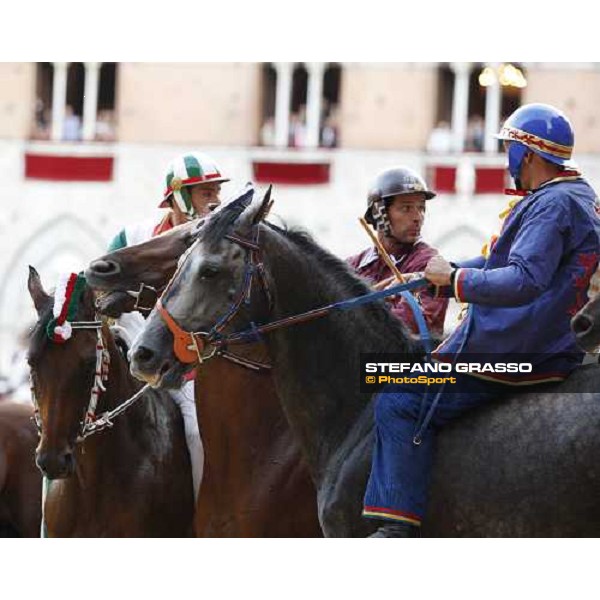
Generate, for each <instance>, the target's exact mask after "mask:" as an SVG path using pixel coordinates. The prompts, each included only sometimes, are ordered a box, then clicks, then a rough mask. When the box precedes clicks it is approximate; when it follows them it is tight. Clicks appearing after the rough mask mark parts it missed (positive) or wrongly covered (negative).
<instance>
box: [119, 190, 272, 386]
mask: <svg viewBox="0 0 600 600" xmlns="http://www.w3.org/2000/svg"><path fill="white" fill-rule="evenodd" d="M270 192H271V190H270V188H269V190H268V191H267V193H266V194H265V196H264V198H263V199H262V201H260V202H259V201H257V202H253V201H252V200H253V197H254V194H255V191H254V188H253V187H252V186H251V185H250V184H249V185H248V186H246V188H245V189H244V190H243V191H242V192H241V193H240V195H239V196H238V197H237V198H235V199H234V200H232V201H231V202H229V203H228V204H227V205H226V206H224V207H223V208H221V209H220V210H219V212H218V213H214V214H213V215H212V216H211V217H210V218H209V219H208V220H207V222H206V223H205V224H204V226H203V227H202V229H201V230H200V231H199V233H198V236H197V239H196V241H195V242H194V244H193V245H192V246H191V247H190V248H189V249H188V251H187V252H186V253H185V254H184V255H183V256H182V257H181V259H180V261H179V266H178V268H177V271H176V272H175V275H174V276H173V278H172V279H171V281H170V283H169V284H168V286H167V288H166V289H165V291H164V292H163V295H162V297H161V301H160V309H158V310H157V309H155V310H154V311H153V312H152V314H151V315H150V317H149V319H148V321H147V324H146V328H145V329H144V332H143V333H142V335H141V336H140V337H139V338H138V340H136V343H135V344H134V345H133V347H132V351H131V356H132V362H131V370H132V373H133V374H134V375H135V376H136V377H138V378H139V379H142V380H145V381H148V382H149V383H151V384H152V385H155V386H158V385H160V386H164V387H170V386H175V387H177V386H179V385H180V383H181V377H182V376H183V374H184V373H185V371H186V370H189V369H190V368H191V366H192V363H193V362H195V360H194V359H196V360H197V361H200V360H202V359H204V358H205V356H204V354H203V349H202V348H201V347H200V345H201V342H200V338H201V337H202V336H203V335H205V334H208V333H209V332H211V331H213V328H214V327H215V326H219V333H221V332H224V331H226V330H229V329H230V328H231V327H235V326H238V327H239V326H240V323H244V324H246V323H249V322H250V321H253V320H259V319H260V318H261V315H260V314H259V313H258V312H257V311H260V310H262V309H263V308H264V303H261V302H260V301H258V300H256V298H255V294H256V295H259V296H261V297H262V296H264V294H259V293H258V290H256V289H255V287H256V286H255V283H256V281H257V278H255V277H251V276H249V273H250V272H251V271H252V272H254V271H253V269H252V267H251V266H249V265H251V261H249V257H250V255H251V254H252V252H253V248H255V247H256V246H255V244H256V243H257V238H256V234H257V232H258V228H259V223H260V221H261V220H262V218H263V217H264V215H265V214H266V212H267V211H268V208H269V207H270ZM250 294H251V295H252V300H253V301H252V303H251V304H250V303H249V301H246V299H247V298H249V296H250ZM233 308H234V309H235V310H234V309H233ZM165 315H166V316H165ZM169 323H170V324H171V325H170V324H169ZM221 327H222V329H221ZM182 330H183V331H186V332H203V333H201V334H200V335H199V336H197V337H196V338H195V340H196V342H195V344H194V345H195V348H194V350H193V351H192V350H190V349H189V347H188V348H187V352H188V355H189V360H186V361H185V362H186V363H187V365H186V366H184V365H183V364H182V361H181V356H180V355H179V354H177V353H176V349H175V347H174V341H175V342H176V341H177V335H175V337H174V333H176V334H177V333H180V332H182ZM182 343H183V344H184V345H187V346H189V344H187V343H186V342H182ZM184 351H185V350H184Z"/></svg>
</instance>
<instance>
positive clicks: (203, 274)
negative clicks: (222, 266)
mask: <svg viewBox="0 0 600 600" xmlns="http://www.w3.org/2000/svg"><path fill="white" fill-rule="evenodd" d="M218 274H219V269H217V268H216V267H210V266H206V267H202V269H200V273H199V274H198V276H199V277H200V279H211V278H213V277H215V276H216V275H218Z"/></svg>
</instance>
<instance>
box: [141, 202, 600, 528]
mask: <svg viewBox="0 0 600 600" xmlns="http://www.w3.org/2000/svg"><path fill="white" fill-rule="evenodd" d="M263 211H264V202H263V203H262V204H261V203H260V202H254V203H249V202H248V194H245V195H244V196H242V197H240V199H239V201H234V202H233V203H231V205H229V206H228V207H225V208H224V209H222V210H221V211H220V212H219V213H218V214H215V215H213V216H212V217H211V218H210V220H209V221H208V222H207V224H206V225H205V227H204V228H203V229H202V231H201V232H200V233H199V236H198V240H197V242H196V244H195V246H193V248H192V249H191V250H190V252H189V253H188V255H187V257H186V258H185V260H184V261H182V263H181V264H180V267H179V269H178V271H177V273H176V274H175V276H174V279H173V280H172V283H171V286H170V287H169V288H168V290H167V291H166V293H165V294H164V296H163V299H162V302H163V305H164V307H165V309H166V310H167V311H168V312H169V313H170V315H171V316H172V317H173V319H175V321H176V322H177V323H178V324H179V326H180V327H182V328H183V329H185V330H187V331H195V332H200V331H202V332H207V331H209V330H211V327H212V326H213V325H215V323H217V322H218V321H219V319H220V318H222V317H223V316H224V315H225V314H226V313H227V312H228V310H229V307H230V306H231V305H232V303H235V301H236V299H239V298H240V290H241V289H242V288H243V279H244V277H245V276H246V275H247V273H248V269H247V262H246V261H247V260H248V259H249V257H250V256H251V254H254V258H255V270H259V267H258V265H259V264H260V265H262V267H260V270H263V272H264V278H260V277H254V278H253V279H252V281H251V284H250V288H251V293H250V295H249V296H248V298H249V300H248V302H242V303H241V304H240V305H239V307H238V309H237V310H236V311H235V314H232V315H231V316H232V318H231V320H230V321H229V322H228V324H227V327H226V328H225V329H224V330H223V332H222V333H223V334H227V333H230V332H232V331H240V330H246V329H247V328H248V327H250V326H251V324H252V323H254V324H260V323H266V322H269V321H273V320H275V319H280V318H283V317H288V316H290V315H294V314H298V313H302V312H304V311H307V310H310V309H313V308H316V307H320V306H323V305H326V304H329V303H331V302H335V301H339V300H341V299H345V298H349V297H354V296H359V295H363V294H365V293H367V292H368V291H369V290H368V288H367V286H366V285H365V283H364V282H362V281H361V280H359V279H358V278H357V277H356V276H355V275H353V274H352V273H351V272H350V270H349V268H348V267H347V266H346V265H345V264H344V263H343V262H342V261H340V260H339V259H337V258H336V257H334V256H332V255H331V254H329V253H328V252H326V251H325V250H323V249H322V248H321V247H319V246H318V245H317V244H316V243H315V242H314V241H313V240H312V239H311V238H310V237H309V236H308V235H307V234H305V233H302V232H297V231H291V230H284V229H281V228H279V227H276V226H274V225H272V224H269V223H267V222H264V221H261V218H262V214H263ZM257 231H258V233H259V235H258V237H257V236H256V235H255V234H256V232H257ZM232 234H233V235H232ZM240 240H242V242H243V240H253V241H254V242H255V243H257V244H258V250H257V249H256V248H257V247H256V246H254V248H253V247H252V246H251V245H250V246H249V245H248V244H246V245H244V244H243V243H240ZM256 257H258V259H257V258H256ZM257 261H258V262H257ZM247 283H248V281H247V280H246V284H247ZM267 290H268V292H267ZM265 339H266V343H267V345H268V348H269V351H270V355H271V358H272V361H273V366H274V377H275V382H276V387H277V391H278V394H279V397H280V399H281V401H282V403H283V406H284V410H285V413H286V416H287V418H288V420H289V422H290V425H291V427H292V429H293V431H294V432H295V434H296V435H297V436H298V439H299V440H300V443H301V445H302V448H303V451H304V453H305V455H306V458H307V460H308V464H309V467H310V470H311V474H312V476H313V478H314V480H315V483H316V487H317V500H318V510H319V519H320V522H321V526H322V528H323V531H324V533H325V534H326V535H327V536H366V535H369V534H370V533H372V532H373V531H374V529H375V528H376V526H377V523H376V522H375V521H370V520H367V519H364V518H362V517H361V510H362V500H363V494H364V489H365V485H366V481H367V477H368V474H369V469H370V462H371V451H372V446H373V400H372V398H371V397H370V395H369V394H366V393H361V391H360V389H359V385H358V377H359V360H360V355H361V353H375V352H382V353H383V352H385V353H392V352H397V353H402V354H411V353H412V354H419V353H421V350H420V348H419V347H417V346H415V343H414V342H413V341H411V339H410V337H409V336H408V335H407V333H406V330H405V329H404V327H403V326H402V324H401V323H400V322H399V321H398V320H396V319H395V318H394V317H393V316H392V315H391V314H390V312H389V311H388V310H387V309H386V308H385V306H384V304H383V303H375V304H370V305H366V306H363V307H361V308H358V309H356V310H354V311H349V312H344V313H339V312H333V313H331V314H329V315H328V316H325V317H323V318H321V319H317V320H313V321H310V322H304V323H301V324H296V325H294V326H290V327H282V328H280V329H277V330H275V331H272V332H271V333H268V334H266V335H265ZM205 352H206V353H209V352H210V348H209V347H207V348H205ZM132 354H133V361H132V369H133V371H134V373H135V374H136V375H137V376H138V377H141V378H143V379H146V380H147V381H151V382H153V384H154V385H159V386H160V385H177V384H178V383H179V381H180V379H181V376H182V374H183V372H184V371H185V368H184V367H183V366H182V364H181V363H180V362H178V360H177V358H176V357H175V354H174V350H173V336H172V334H171V332H170V330H169V329H168V328H167V326H166V325H165V322H164V321H163V318H161V315H160V314H159V313H158V312H157V311H156V310H155V311H154V312H153V313H152V314H151V315H150V317H149V320H148V323H147V327H146V329H145V331H144V332H143V334H142V335H141V337H140V338H138V340H137V342H136V344H135V346H134V348H133V352H132ZM582 390H584V391H583V392H582ZM596 390H600V368H598V367H597V366H596V365H592V366H589V367H585V368H581V369H580V370H579V371H578V372H576V373H575V374H574V375H573V376H572V377H570V378H569V379H568V380H567V381H565V382H564V383H562V384H560V385H558V386H554V387H552V388H546V389H544V390H541V389H538V390H532V391H530V392H529V393H521V394H516V393H515V395H514V396H513V397H510V398H508V399H503V400H502V401H499V402H496V403H491V404H489V405H486V406H485V407H482V408H481V409H478V410H475V411H473V412H472V413H470V414H468V415H466V416H464V417H463V418H461V419H460V420H458V421H457V422H455V423H453V424H452V425H450V426H448V427H446V428H444V429H443V430H441V431H440V433H439V436H438V444H437V450H436V456H435V464H434V474H433V481H432V486H431V494H430V500H429V505H428V511H427V517H426V520H425V526H424V528H423V534H424V535H427V536H527V537H531V536H542V537H547V536H598V535H600V502H599V498H600V460H599V459H600V435H599V432H600V393H596V392H595V391H596Z"/></svg>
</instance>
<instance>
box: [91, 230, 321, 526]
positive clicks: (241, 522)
mask: <svg viewBox="0 0 600 600" xmlns="http://www.w3.org/2000/svg"><path fill="white" fill-rule="evenodd" d="M199 225H200V224H196V223H191V224H189V225H186V226H183V227H180V228H177V229H175V230H173V231H172V232H169V233H166V234H163V235H161V236H159V237H156V238H154V239H152V240H150V241H149V242H146V243H143V244H139V245H136V246H131V247H129V248H124V249H122V250H118V251H116V252H113V253H111V254H109V255H106V256H104V257H102V258H100V259H98V260H96V261H94V262H93V263H91V265H90V266H89V268H88V270H87V271H86V278H87V280H88V282H89V284H90V285H92V286H94V287H95V288H99V289H103V290H108V291H111V292H115V291H116V292H117V293H116V294H115V293H111V294H110V295H109V296H108V297H105V298H103V299H102V301H101V307H102V309H103V310H106V311H108V312H109V313H110V314H112V315H116V314H119V313H120V312H121V311H123V310H131V309H132V308H133V303H134V301H133V300H132V298H131V296H129V295H128V294H127V293H126V290H133V289H137V288H138V287H139V286H140V284H142V283H144V284H147V285H150V286H153V287H155V288H157V289H161V288H163V287H164V286H165V285H166V284H167V282H168V280H169V279H170V277H171V276H172V275H173V272H174V271H175V268H176V266H177V262H178V260H179V258H180V256H181V255H182V253H183V252H184V251H185V250H186V249H187V248H188V247H189V245H190V244H191V243H192V241H193V239H194V236H195V232H196V229H197V228H198V227H199ZM244 356H245V357H246V358H248V359H253V360H256V361H260V362H264V361H265V360H266V358H265V356H266V353H265V351H264V348H263V347H262V346H261V345H259V344H256V345H254V347H251V348H249V349H248V350H246V351H245V352H244ZM196 407H197V411H198V422H199V424H200V429H201V432H202V439H203V443H204V452H205V466H204V476H203V480H202V486H201V489H200V494H199V498H198V504H197V507H196V532H197V534H198V535H204V536H213V537H222V536H244V537H315V536H321V535H322V533H321V528H320V526H319V521H318V518H317V504H316V491H315V487H314V484H313V482H312V480H311V479H310V476H309V474H308V469H307V467H306V465H305V463H304V460H303V458H302V456H301V451H300V448H299V445H298V443H297V441H296V438H295V437H294V435H293V434H292V432H291V430H290V428H289V426H288V424H287V421H286V419H285V416H284V414H283V411H282V409H281V405H280V403H279V399H278V396H277V394H276V391H275V388H274V384H273V379H272V376H271V374H270V372H268V371H265V370H259V371H255V370H251V369H249V368H246V367H243V366H240V365H237V364H234V363H233V362H231V361H230V360H227V359H225V358H221V357H218V358H215V359H213V360H211V361H209V362H207V363H206V364H204V365H203V366H202V368H200V369H198V370H197V372H196Z"/></svg>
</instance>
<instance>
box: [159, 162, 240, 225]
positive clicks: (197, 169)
mask: <svg viewBox="0 0 600 600" xmlns="http://www.w3.org/2000/svg"><path fill="white" fill-rule="evenodd" d="M224 181H229V179H227V178H226V177H223V175H221V171H220V169H219V167H218V166H217V163H215V161H214V160H213V159H212V158H210V156H207V155H206V154H202V153H201V152H191V153H189V154H183V155H181V156H179V157H177V158H176V159H175V160H173V161H172V162H171V164H170V166H169V168H168V170H167V178H166V186H167V187H166V189H165V192H164V194H163V200H162V202H161V204H160V207H161V208H168V207H169V206H170V200H171V196H172V197H173V199H174V200H175V202H176V203H177V205H178V206H179V208H180V209H181V210H182V211H183V212H184V213H186V214H187V215H189V216H190V217H193V216H195V210H194V207H193V206H192V202H191V196H190V192H189V190H186V189H185V188H186V187H187V186H190V185H197V184H199V183H221V182H224Z"/></svg>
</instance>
